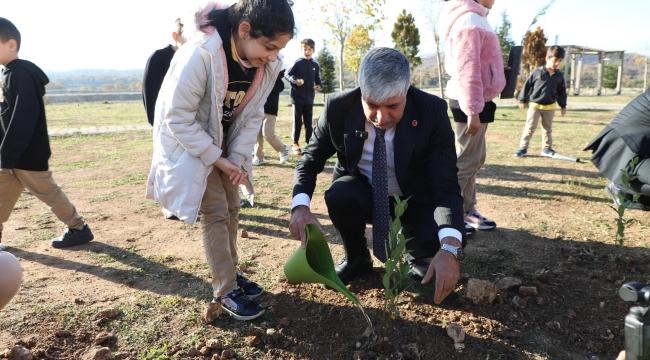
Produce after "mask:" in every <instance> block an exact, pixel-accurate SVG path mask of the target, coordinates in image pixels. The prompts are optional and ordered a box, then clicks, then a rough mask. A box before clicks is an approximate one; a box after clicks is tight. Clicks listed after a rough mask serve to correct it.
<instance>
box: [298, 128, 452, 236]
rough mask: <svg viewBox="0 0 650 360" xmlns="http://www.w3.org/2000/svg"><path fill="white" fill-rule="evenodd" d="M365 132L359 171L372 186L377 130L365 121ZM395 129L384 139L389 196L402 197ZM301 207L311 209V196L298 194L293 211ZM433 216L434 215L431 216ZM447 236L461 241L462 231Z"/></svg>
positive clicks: (446, 231) (447, 231) (448, 230)
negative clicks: (396, 167)
mask: <svg viewBox="0 0 650 360" xmlns="http://www.w3.org/2000/svg"><path fill="white" fill-rule="evenodd" d="M365 124H366V125H365V126H366V128H365V131H366V132H367V133H368V138H367V139H366V140H365V141H364V143H363V152H362V153H361V159H360V160H359V164H358V167H359V171H360V172H361V174H363V175H365V176H366V177H367V178H368V183H370V184H371V185H372V154H373V151H374V149H375V129H374V125H372V124H371V123H370V122H369V121H365ZM395 129H396V126H392V127H390V128H388V129H386V134H385V135H384V138H385V139H386V155H387V156H386V170H387V172H388V195H389V196H391V197H392V196H393V195H395V194H397V196H402V190H401V189H400V188H399V184H398V183H397V177H396V176H395V148H394V146H393V140H394V139H395ZM299 205H305V206H307V207H310V205H311V199H310V198H309V195H307V194H305V193H300V194H297V195H296V196H294V197H293V201H292V203H291V210H293V208H295V207H296V206H299ZM431 216H433V214H431ZM447 236H451V237H454V238H456V239H458V240H459V241H460V240H461V239H462V235H461V233H460V231H458V230H456V229H454V228H442V229H440V230H439V231H438V238H439V239H440V240H441V241H442V239H444V238H445V237H447Z"/></svg>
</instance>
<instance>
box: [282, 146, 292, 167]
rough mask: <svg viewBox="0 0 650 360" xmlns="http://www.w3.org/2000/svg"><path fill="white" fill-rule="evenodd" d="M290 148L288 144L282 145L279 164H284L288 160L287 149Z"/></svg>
mask: <svg viewBox="0 0 650 360" xmlns="http://www.w3.org/2000/svg"><path fill="white" fill-rule="evenodd" d="M290 150H291V148H290V147H289V145H285V146H284V150H283V151H282V152H281V153H280V164H284V163H286V162H287V160H289V151H290Z"/></svg>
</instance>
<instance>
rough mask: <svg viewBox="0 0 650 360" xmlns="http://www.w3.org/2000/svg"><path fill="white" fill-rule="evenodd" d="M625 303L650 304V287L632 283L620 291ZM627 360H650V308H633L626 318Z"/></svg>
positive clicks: (624, 285) (622, 287)
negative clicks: (642, 302) (643, 302)
mask: <svg viewBox="0 0 650 360" xmlns="http://www.w3.org/2000/svg"><path fill="white" fill-rule="evenodd" d="M618 294H619V295H620V297H621V299H623V300H625V301H633V302H640V301H645V302H646V304H650V286H648V285H646V284H643V283H640V282H631V283H627V284H623V286H621V288H620V289H619V290H618ZM625 359H626V360H650V306H649V307H643V306H633V307H631V308H630V313H629V314H627V316H626V317H625Z"/></svg>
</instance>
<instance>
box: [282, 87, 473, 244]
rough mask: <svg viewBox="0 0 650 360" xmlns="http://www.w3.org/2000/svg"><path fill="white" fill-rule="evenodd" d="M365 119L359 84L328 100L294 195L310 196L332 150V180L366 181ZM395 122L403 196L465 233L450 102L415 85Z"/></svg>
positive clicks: (396, 156)
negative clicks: (362, 136)
mask: <svg viewBox="0 0 650 360" xmlns="http://www.w3.org/2000/svg"><path fill="white" fill-rule="evenodd" d="M365 121H366V118H365V115H364V113H363V107H362V105H361V91H360V89H359V88H356V89H354V90H351V91H346V92H340V93H336V94H332V95H330V96H329V97H328V98H327V102H326V104H325V110H324V112H323V114H322V115H321V116H320V118H319V119H318V125H317V126H316V128H315V129H314V133H313V135H312V137H311V140H310V141H309V144H308V145H307V147H305V149H304V150H303V155H302V157H301V158H300V161H299V162H298V165H297V166H296V172H295V176H294V187H293V196H296V195H297V194H300V193H305V194H307V195H309V197H310V198H311V197H312V195H313V193H314V188H315V186H316V176H317V175H318V174H319V173H320V172H322V171H323V168H324V166H325V162H326V161H327V159H329V158H330V157H332V156H333V155H334V154H336V155H337V158H338V161H337V162H336V165H335V167H334V175H333V178H334V179H333V180H336V179H338V178H339V177H341V176H344V175H351V176H353V177H354V178H357V179H362V180H364V181H368V178H367V177H366V176H364V175H362V174H361V172H360V171H359V168H358V164H359V161H360V160H361V154H362V151H363V144H364V140H363V139H360V138H357V137H355V132H356V131H357V130H359V131H365ZM395 126H397V128H396V131H395V138H394V140H393V141H394V149H395V154H394V159H395V173H396V177H397V183H398V184H399V187H400V189H401V191H402V194H403V195H404V197H409V196H413V199H412V200H409V201H419V202H425V203H429V204H432V205H433V207H434V208H435V210H434V212H433V214H432V216H433V219H434V220H435V221H436V223H437V224H438V226H439V227H440V228H443V227H451V228H454V229H457V230H458V231H460V233H461V234H464V230H465V226H464V223H463V198H462V196H461V194H460V186H459V185H458V176H457V173H458V168H457V167H456V149H455V145H454V133H453V131H452V129H451V123H450V120H449V116H448V115H447V103H446V102H445V101H444V100H441V99H440V98H438V97H436V96H433V95H430V94H427V93H425V92H422V91H420V90H417V89H415V88H413V87H411V88H409V91H408V93H407V97H406V108H405V110H404V115H403V116H402V119H401V120H400V122H399V123H398V124H397V125H395ZM463 238H464V236H463ZM463 242H464V241H463Z"/></svg>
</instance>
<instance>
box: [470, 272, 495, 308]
mask: <svg viewBox="0 0 650 360" xmlns="http://www.w3.org/2000/svg"><path fill="white" fill-rule="evenodd" d="M496 297H497V286H496V285H495V284H494V283H492V282H489V281H486V280H478V279H469V281H468V282H467V291H466V292H465V298H466V299H467V300H469V301H471V302H472V303H473V304H474V305H479V306H491V305H492V302H493V301H494V299H496Z"/></svg>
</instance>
